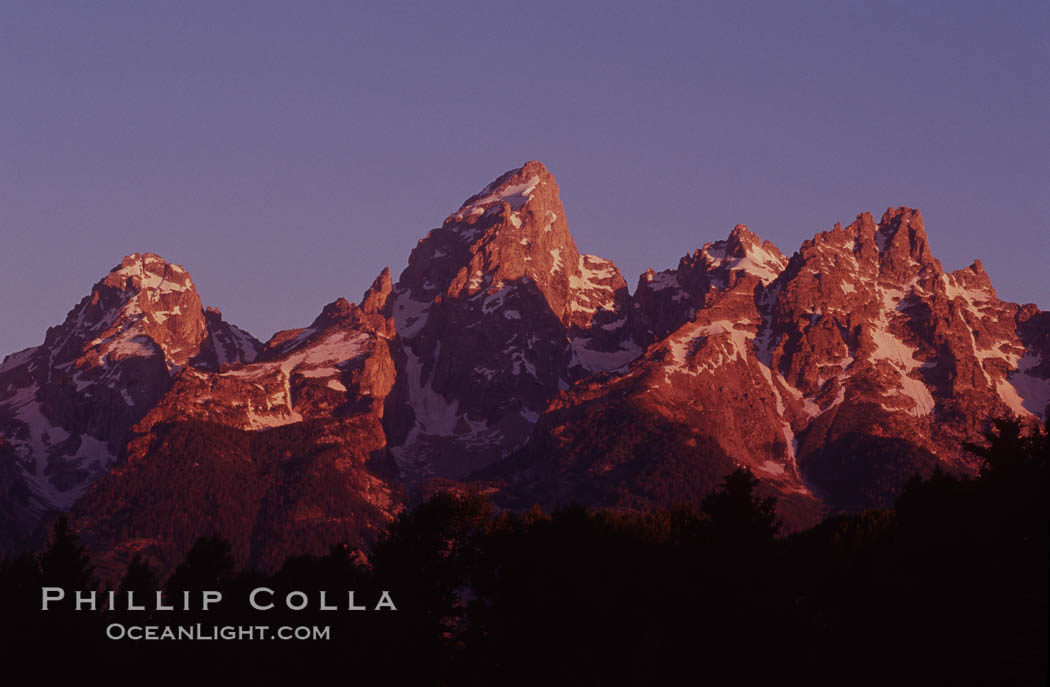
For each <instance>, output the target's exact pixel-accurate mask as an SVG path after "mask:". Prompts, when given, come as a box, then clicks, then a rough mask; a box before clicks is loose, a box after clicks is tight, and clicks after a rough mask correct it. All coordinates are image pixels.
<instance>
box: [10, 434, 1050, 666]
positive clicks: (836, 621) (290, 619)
mask: <svg viewBox="0 0 1050 687" xmlns="http://www.w3.org/2000/svg"><path fill="white" fill-rule="evenodd" d="M989 439H990V441H989V444H988V445H987V446H986V447H984V448H979V447H972V448H973V450H974V451H975V452H976V453H977V454H978V455H979V456H980V457H981V458H982V459H983V461H984V466H983V469H982V471H981V473H980V475H979V476H978V477H977V478H975V479H961V478H958V477H954V476H950V475H947V474H944V473H940V472H937V473H934V474H933V475H932V476H930V477H927V478H915V479H913V480H912V481H911V482H909V483H908V485H907V486H906V488H905V489H904V491H903V493H902V494H901V495H900V496H899V497H898V499H897V501H896V507H895V508H893V509H887V510H871V511H866V512H863V513H860V514H857V515H851V516H839V517H835V518H832V519H829V520H826V521H824V522H822V523H820V524H819V525H817V526H815V527H813V528H811V529H808V530H806V531H804V532H801V533H798V534H794V535H791V536H789V537H777V536H776V535H777V529H778V523H777V522H776V516H775V510H774V509H775V504H774V502H773V501H772V499H762V498H760V497H758V496H757V495H756V492H755V487H756V480H755V478H754V477H753V476H752V475H751V474H750V473H749V472H747V471H746V470H738V471H736V472H734V473H732V474H730V475H729V476H728V477H727V478H726V479H725V481H724V483H723V485H722V486H721V488H719V489H718V490H716V491H715V492H714V493H712V494H710V495H708V496H707V497H706V498H705V499H704V500H703V505H702V507H701V508H698V509H696V508H678V509H671V510H662V511H657V512H654V513H651V514H647V515H637V514H621V513H617V512H613V511H604V510H588V509H583V508H576V507H573V508H564V509H560V510H557V511H555V512H553V513H550V514H547V513H544V512H541V511H540V510H539V509H535V510H533V511H532V512H529V513H527V514H525V515H515V514H510V513H502V514H497V513H495V512H494V509H493V507H492V505H491V503H489V502H488V501H487V500H486V499H484V498H483V497H480V496H476V495H470V494H468V495H453V494H444V495H438V496H435V497H433V498H432V499H431V500H429V501H427V502H426V503H424V504H422V505H420V506H418V507H416V508H415V509H413V510H410V511H407V512H405V513H403V514H402V515H401V516H400V517H399V518H398V519H397V520H396V521H395V522H394V523H393V524H392V526H391V528H390V530H389V532H388V533H387V534H386V535H385V536H384V537H383V538H381V539H380V540H379V541H378V542H377V543H376V544H375V545H374V546H373V547H372V549H371V550H370V551H368V552H367V555H366V556H362V555H360V554H358V553H357V552H355V551H352V550H350V549H347V548H336V549H333V550H332V551H331V553H329V554H328V555H325V556H305V555H304V556H298V557H292V558H289V559H288V560H287V561H286V562H285V564H284V565H283V567H281V568H280V570H279V571H278V572H276V573H274V574H272V575H264V574H261V573H256V572H252V571H249V570H240V571H238V570H235V569H234V563H233V560H234V559H233V557H232V556H231V551H230V545H229V544H228V543H227V541H226V540H225V539H223V538H222V536H221V533H217V535H219V536H216V537H212V538H202V539H200V540H198V541H197V543H196V545H195V546H194V547H193V549H192V550H191V552H190V554H189V555H188V557H187V558H186V560H185V561H184V562H183V563H182V564H181V565H180V566H179V567H178V568H177V569H176V571H175V573H174V574H173V575H172V576H171V577H170V578H169V579H168V580H165V581H161V583H158V581H157V580H156V579H154V577H153V574H152V572H151V571H150V569H149V567H148V566H147V565H145V564H143V563H141V562H140V561H135V562H133V564H132V565H131V566H130V567H129V569H128V572H127V574H126V576H125V578H124V581H123V582H122V583H121V585H120V589H119V592H120V594H121V595H122V596H123V595H124V594H125V593H126V592H127V591H128V590H133V591H135V593H136V598H138V599H142V598H144V597H147V596H148V595H149V594H151V593H152V592H153V590H155V589H157V588H158V586H159V587H160V588H163V589H165V590H166V592H167V596H166V598H167V599H181V598H182V592H183V591H186V590H189V591H190V592H191V597H193V598H196V597H197V596H198V595H199V592H200V590H219V591H221V592H222V593H223V599H224V601H223V603H222V604H221V605H219V606H217V607H215V608H213V609H211V610H209V611H206V612H204V611H200V610H192V611H149V610H147V611H125V610H115V611H103V610H101V606H100V610H98V611H97V612H94V613H92V612H89V611H81V612H75V611H73V610H72V604H71V603H68V602H61V603H55V604H52V605H51V608H50V610H48V611H47V612H43V611H41V594H40V588H41V587H42V586H57V587H62V588H64V589H67V590H70V592H69V594H70V596H71V595H72V593H73V592H72V590H74V589H85V590H86V589H95V588H96V583H95V582H94V581H93V580H92V579H91V578H92V575H91V570H90V567H89V563H88V558H87V556H86V555H85V552H84V551H83V550H82V549H81V548H80V545H79V543H78V540H77V537H76V535H75V534H74V533H72V532H70V531H69V530H68V527H67V526H66V524H65V522H64V521H59V523H58V524H57V525H56V527H55V528H54V533H53V536H52V542H51V543H50V545H49V547H48V548H47V549H46V550H45V551H43V552H42V553H40V554H39V555H36V556H29V555H26V556H22V557H19V558H15V559H8V560H4V561H3V563H2V565H0V618H2V620H0V646H3V648H4V656H5V666H4V667H5V672H6V673H7V674H8V675H9V676H10V675H17V674H21V670H22V669H23V668H26V669H28V670H30V671H32V674H34V675H37V676H39V677H40V679H41V680H42V681H43V682H44V683H53V682H54V681H55V680H58V679H72V680H76V681H81V680H84V679H87V678H88V676H91V677H92V678H94V677H96V676H97V677H98V678H100V679H102V680H104V681H105V682H107V683H111V684H131V683H135V684H150V683H153V684H155V683H161V684H165V683H185V682H188V681H190V680H192V681H195V682H197V681H199V682H201V683H203V684H221V683H224V682H229V683H233V684H282V683H286V684H301V683H302V682H303V681H304V680H307V679H324V680H326V682H325V683H327V680H329V679H337V680H338V682H339V683H340V684H362V685H374V684H383V685H402V684H405V685H430V684H439V685H519V684H520V685H551V684H555V685H559V684H572V685H608V684H639V685H661V684H713V685H728V684H770V683H774V682H776V683H779V684H834V685H856V684H879V685H884V684H893V685H899V684H915V685H940V684H952V685H971V684H972V685H976V684H985V685H993V684H994V685H999V684H1003V685H1027V684H1045V683H1046V678H1047V580H1048V568H1047V543H1048V542H1047V532H1048V530H1047V524H1048V521H1050V518H1048V505H1047V503H1048V502H1047V498H1046V496H1047V486H1048V485H1047V468H1048V459H1050V438H1048V435H1047V433H1046V432H1041V433H1039V434H1037V435H1035V436H1023V435H1022V433H1021V432H1020V430H1019V428H1018V426H1017V425H1014V424H1011V423H1006V422H1002V423H999V424H998V425H997V432H996V433H995V434H994V435H993V436H991V437H989ZM258 587H266V588H268V589H271V590H273V592H274V594H273V595H272V598H273V599H274V600H275V601H278V604H277V607H276V608H275V609H273V610H269V611H253V610H251V609H250V608H248V605H247V599H248V594H249V592H250V591H251V590H252V589H255V588H258ZM296 590H298V591H303V592H305V593H306V595H307V596H308V597H309V599H310V603H309V606H308V607H307V608H306V609H304V610H302V611H291V610H287V609H282V608H281V605H282V604H281V603H280V600H281V599H283V598H284V597H285V595H286V593H287V592H289V591H296ZM320 590H327V591H328V597H327V598H328V600H329V603H332V602H333V600H334V603H335V604H336V605H337V606H338V608H339V610H335V611H322V610H320V609H319V608H318V605H319V604H318V601H317V599H318V592H319V591H320ZM347 590H355V599H356V601H355V603H357V604H358V605H364V606H366V607H368V608H369V609H372V608H374V607H375V606H377V605H379V604H378V601H379V600H380V599H381V598H382V592H383V591H384V590H387V591H389V593H390V598H391V599H392V601H393V602H394V603H395V604H396V608H397V610H396V611H393V610H389V609H381V610H369V611H363V612H362V611H348V610H346V606H347V602H346V591H347ZM100 598H101V597H100ZM267 598H269V597H267ZM194 603H197V602H196V601H194ZM114 623H121V624H124V625H158V626H164V625H174V624H178V625H193V624H196V623H202V624H204V625H207V626H214V625H261V624H266V625H270V626H274V627H276V626H281V625H289V626H315V625H316V626H329V627H330V638H329V639H327V640H317V641H270V640H266V641H262V640H259V641H145V640H138V641H133V640H128V639H123V640H110V639H107V638H106V631H107V626H110V625H112V624H114ZM325 683H321V684H325Z"/></svg>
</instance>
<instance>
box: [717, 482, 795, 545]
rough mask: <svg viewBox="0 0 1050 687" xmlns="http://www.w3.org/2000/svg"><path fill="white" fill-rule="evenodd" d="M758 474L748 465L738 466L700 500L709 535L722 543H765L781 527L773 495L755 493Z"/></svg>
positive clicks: (771, 538) (770, 539) (769, 540)
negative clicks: (717, 486)
mask: <svg viewBox="0 0 1050 687" xmlns="http://www.w3.org/2000/svg"><path fill="white" fill-rule="evenodd" d="M758 484H759V482H758V478H756V477H755V475H754V474H753V473H752V472H751V469H750V468H746V467H744V468H737V469H736V470H733V472H731V473H729V474H728V475H726V477H725V481H724V482H723V484H722V486H721V487H719V488H718V489H717V490H715V491H714V492H713V493H711V494H709V495H708V496H707V497H706V498H705V499H704V501H703V505H702V510H703V512H705V513H706V514H707V516H708V518H709V521H708V522H709V526H710V527H711V530H712V535H713V536H714V537H715V538H716V539H719V540H721V541H722V543H733V544H735V545H755V544H765V543H769V542H771V541H772V540H773V537H774V536H776V534H777V532H778V531H779V530H780V522H779V521H778V520H777V515H776V499H775V498H773V497H767V498H762V497H760V496H758V495H757V494H756V493H755V490H756V488H757V487H758Z"/></svg>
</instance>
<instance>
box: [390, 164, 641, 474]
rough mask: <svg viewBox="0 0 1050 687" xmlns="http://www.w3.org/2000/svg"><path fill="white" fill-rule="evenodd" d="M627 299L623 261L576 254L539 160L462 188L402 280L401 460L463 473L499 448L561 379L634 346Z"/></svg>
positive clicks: (564, 382) (408, 467)
mask: <svg viewBox="0 0 1050 687" xmlns="http://www.w3.org/2000/svg"><path fill="white" fill-rule="evenodd" d="M628 305H629V296H628V293H627V289H626V283H625V282H624V280H623V277H622V276H621V275H620V273H619V270H617V269H616V267H615V266H614V265H613V264H612V263H611V262H609V261H606V260H602V259H601V258H596V257H594V256H589V255H581V254H580V252H579V250H578V249H577V247H576V244H575V242H574V241H573V239H572V236H571V235H570V234H569V230H568V225H567V223H566V220H565V210H564V208H563V207H562V205H561V201H560V199H559V197H558V186H557V183H556V182H555V181H554V177H553V176H551V174H550V173H549V172H548V171H547V170H546V168H544V167H543V165H542V164H540V163H538V162H529V163H527V164H526V165H525V166H523V167H522V168H521V169H517V170H513V171H511V172H508V173H506V174H504V175H503V176H501V177H499V178H498V179H496V180H495V181H494V182H492V183H491V184H489V185H488V186H486V187H485V188H484V189H482V190H481V191H480V192H479V193H478V194H476V195H474V196H472V197H470V198H468V199H467V201H466V202H465V203H464V204H463V205H462V206H461V207H460V208H459V210H457V211H456V212H455V213H453V214H452V215H450V216H449V217H448V218H447V219H446V220H445V222H444V224H443V225H442V226H441V227H440V228H438V229H434V230H432V231H431V232H430V233H429V234H427V236H426V238H424V239H423V240H422V241H420V243H419V245H418V246H417V247H416V248H415V250H413V251H412V254H411V255H410V256H409V260H408V267H407V268H406V269H405V271H404V272H403V273H402V274H401V277H400V279H399V280H398V283H397V285H396V286H395V288H394V293H393V316H394V320H395V327H396V331H397V335H398V338H399V339H400V341H401V342H402V343H403V345H404V351H405V357H406V361H405V368H404V379H405V382H406V386H407V392H408V395H407V403H406V404H405V406H404V408H403V410H404V417H403V419H402V421H401V423H400V425H399V427H400V428H401V429H402V430H404V432H405V433H404V434H402V433H401V432H391V436H390V443H391V445H392V447H393V454H394V456H395V457H396V458H397V461H398V464H399V466H400V467H401V470H402V472H404V473H405V474H406V476H408V477H409V478H410V479H416V480H418V479H420V478H422V477H425V476H427V475H442V476H454V477H462V476H465V475H467V474H469V473H470V472H472V471H473V470H476V469H479V468H481V467H484V466H486V465H489V464H491V463H493V462H496V461H499V460H501V459H502V458H503V457H504V456H506V455H507V454H508V453H509V452H510V451H511V450H513V449H514V448H516V447H517V446H519V445H520V444H521V443H522V442H524V441H525V439H526V438H527V437H528V435H529V432H530V431H531V429H532V425H533V424H534V423H535V421H536V418H537V417H538V416H539V414H540V413H542V412H543V411H544V409H545V408H546V407H547V403H548V402H549V401H550V399H551V398H553V397H554V396H555V395H556V394H557V393H558V392H559V391H562V390H565V389H567V388H568V387H569V385H570V384H571V383H572V382H573V381H575V380H577V379H580V378H582V377H584V376H586V375H588V374H590V373H592V372H595V371H597V370H602V369H607V368H610V367H617V366H619V365H622V364H623V363H625V362H627V361H628V360H630V359H631V358H632V357H634V356H635V355H637V353H638V352H639V349H638V348H637V347H636V346H635V345H634V344H633V342H632V341H631V340H630V336H629V332H630V329H629V327H628V315H629V308H628Z"/></svg>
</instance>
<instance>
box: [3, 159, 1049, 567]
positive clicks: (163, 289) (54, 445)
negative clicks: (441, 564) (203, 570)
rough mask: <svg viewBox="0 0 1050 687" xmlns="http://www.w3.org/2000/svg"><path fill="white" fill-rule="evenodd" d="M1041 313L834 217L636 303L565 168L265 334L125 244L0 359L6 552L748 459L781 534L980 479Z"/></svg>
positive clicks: (1039, 403) (168, 266) (675, 498)
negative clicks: (925, 480) (350, 296)
mask: <svg viewBox="0 0 1050 687" xmlns="http://www.w3.org/2000/svg"><path fill="white" fill-rule="evenodd" d="M1048 404H1050V313H1047V312H1043V311H1041V310H1039V308H1037V307H1036V306H1035V305H1031V304H1029V305H1017V304H1014V303H1009V302H1005V301H1002V300H1000V299H999V298H998V297H997V296H996V292H995V289H994V288H993V286H992V283H991V281H990V279H989V277H988V275H987V274H985V272H984V270H983V268H982V266H981V263H980V261H975V262H974V263H973V264H972V265H971V266H969V267H967V268H965V269H961V270H958V271H955V272H945V271H944V269H943V268H942V266H941V264H940V262H939V261H938V260H937V259H936V258H934V257H933V254H932V253H931V250H930V246H929V242H928V240H927V237H926V233H925V230H924V226H923V219H922V215H921V214H920V212H919V211H918V210H914V209H909V208H903V207H900V208H890V209H888V210H886V212H885V213H883V214H882V216H881V218H879V219H878V220H876V219H875V217H874V216H873V215H871V214H868V213H864V214H861V215H858V216H857V217H856V219H855V220H854V221H853V222H851V223H850V224H849V225H848V226H846V227H842V226H840V225H839V224H835V225H834V228H833V229H832V230H830V231H825V232H821V233H818V234H817V235H816V236H814V237H813V238H812V239H811V240H808V241H805V242H804V243H803V244H802V246H801V247H800V248H799V249H798V250H797V251H795V252H794V253H793V254H791V255H787V254H785V253H783V252H782V251H781V250H780V249H778V248H777V247H776V246H774V245H773V244H772V243H770V242H768V241H763V240H762V239H760V238H759V237H758V236H756V235H755V234H754V233H752V232H751V231H750V230H749V229H748V228H747V227H745V226H743V225H738V226H736V227H734V228H733V229H732V231H731V232H730V233H729V235H728V237H727V238H726V239H724V240H718V241H713V242H709V243H705V244H704V245H703V246H701V247H700V248H698V249H696V250H694V251H693V252H690V253H687V254H686V255H684V256H683V257H682V258H681V260H680V261H679V263H678V265H677V266H676V267H673V268H670V269H664V270H661V271H654V270H648V271H646V272H645V273H644V274H643V275H642V276H641V277H640V278H639V280H638V283H637V285H636V287H635V289H634V291H633V293H632V292H631V291H630V290H629V289H628V285H627V282H626V281H625V279H624V277H623V275H622V274H621V273H620V271H619V269H618V268H617V267H616V265H615V264H613V262H611V261H609V260H606V259H603V258H600V257H597V256H594V255H587V254H583V253H581V252H580V250H579V249H578V247H577V246H576V243H575V241H574V240H573V237H572V235H571V234H570V232H569V227H568V224H567V221H566V214H565V210H564V208H563V207H562V204H561V201H560V198H559V193H558V186H557V183H556V182H555V179H554V177H553V176H552V175H551V174H550V173H549V172H548V171H547V169H546V168H545V167H544V166H543V165H542V164H541V163H539V162H528V163H526V164H525V165H524V166H522V167H521V168H518V169H514V170H511V171H509V172H507V173H506V174H503V175H502V176H500V177H499V178H497V179H496V180H495V181H493V182H492V183H490V184H488V185H487V186H485V187H484V188H483V189H482V190H481V191H480V192H478V193H477V194H475V195H474V196H471V197H470V198H468V199H467V200H466V201H465V202H464V203H463V204H462V205H461V206H460V207H459V208H458V209H457V210H456V211H455V212H454V213H452V214H451V215H449V216H448V217H447V218H446V219H445V220H444V222H443V223H442V224H441V226H440V227H438V228H435V229H433V230H431V231H430V232H429V233H428V234H427V235H426V236H425V237H424V238H422V239H421V240H420V241H419V243H418V244H417V245H416V247H415V248H414V249H413V250H412V251H411V253H410V255H409V257H408V264H407V267H405V269H404V270H403V271H402V272H401V274H400V276H399V277H398V279H397V281H396V282H394V281H393V279H392V277H391V273H390V271H389V269H384V270H383V271H382V272H381V273H380V274H379V275H378V276H377V277H376V279H375V281H374V283H373V284H372V286H371V287H370V288H369V289H368V290H367V291H366V292H365V293H364V294H363V296H362V298H361V300H360V302H359V303H356V304H355V303H350V302H348V301H347V300H345V299H343V298H339V299H337V300H335V301H333V302H332V303H329V304H328V305H326V306H324V308H323V309H322V310H321V312H320V313H319V314H318V315H317V317H316V318H315V319H314V320H313V322H311V323H310V324H309V325H308V326H306V327H303V328H299V329H290V330H286V331H281V332H278V333H277V334H275V335H274V336H273V337H272V338H271V339H270V340H269V341H266V342H262V341H259V340H257V339H256V338H254V337H253V336H251V335H250V334H248V333H247V332H245V331H244V330H242V329H240V328H238V327H236V326H234V325H232V324H230V323H228V322H226V321H225V320H224V319H223V317H222V315H221V313H220V312H219V311H218V310H216V309H213V308H205V307H204V306H203V304H202V300H201V297H200V295H199V294H198V292H197V290H196V287H195V286H194V283H193V281H192V279H191V278H190V275H189V273H188V272H187V271H186V269H184V268H183V267H181V266H179V265H175V264H172V263H170V262H167V261H165V260H164V259H163V258H161V257H159V256H157V255H153V254H134V255H129V256H127V257H125V258H124V259H123V260H122V261H121V262H120V264H119V265H117V266H116V267H114V268H113V269H112V271H110V272H109V274H107V275H106V276H105V277H103V278H102V280H101V281H99V282H98V283H97V284H96V285H95V286H94V287H93V288H92V290H91V293H90V294H89V295H88V296H86V297H84V298H83V299H82V300H81V301H80V302H79V303H78V304H77V305H76V306H75V307H74V308H73V309H72V310H71V311H70V312H69V314H68V315H67V317H66V319H65V321H64V322H63V323H61V324H59V325H57V326H55V327H51V328H50V329H48V331H47V333H46V335H45V337H44V341H43V343H42V344H41V345H39V346H36V347H34V348H29V349H26V350H24V351H20V352H17V353H14V354H11V355H8V356H7V357H6V358H4V360H3V363H2V365H0V547H3V548H5V549H16V548H19V547H20V546H23V545H25V543H26V542H28V541H29V539H30V538H31V537H32V536H33V534H34V533H36V532H39V528H40V525H41V524H42V523H44V522H46V521H47V520H48V519H49V518H50V517H52V516H53V515H54V514H55V513H57V512H69V513H70V514H71V516H72V519H73V522H74V524H75V526H76V527H77V528H78V529H79V530H80V531H81V532H82V536H83V537H84V538H85V540H86V541H87V543H88V544H89V546H90V547H91V549H92V551H93V552H94V554H95V556H96V558H97V560H98V564H99V566H100V570H101V571H102V572H103V573H104V572H105V571H106V570H111V571H117V570H122V569H123V565H124V564H126V562H127V561H128V560H129V559H130V558H131V556H133V555H134V554H136V553H141V554H143V555H145V556H146V557H148V558H149V559H150V560H152V561H153V562H154V563H155V564H157V565H158V566H159V567H160V569H162V570H170V568H171V566H173V565H174V564H175V562H177V561H179V560H181V559H182V558H183V557H184V555H185V553H186V551H187V550H188V549H189V547H190V545H192V543H193V540H194V539H195V538H196V537H197V536H198V535H204V534H211V533H216V532H218V533H222V534H223V535H225V536H227V537H228V538H229V539H230V541H231V544H232V545H233V548H234V554H235V556H236V557H237V558H238V562H239V563H242V564H246V563H247V564H253V565H258V566H261V567H265V568H274V567H275V566H277V565H279V564H280V563H281V561H283V559H284V558H285V557H286V556H287V555H289V554H291V553H300V552H318V553H323V552H325V551H327V550H328V547H329V546H331V545H332V544H333V543H335V542H338V541H343V542H348V543H350V544H352V545H354V546H358V547H362V548H366V547H367V546H368V544H370V543H371V542H372V541H374V540H375V538H376V537H377V536H378V535H379V534H380V533H381V532H382V531H383V530H384V528H385V526H386V524H387V523H388V522H389V521H390V520H391V519H392V518H393V517H395V516H396V514H397V513H398V512H400V510H401V509H403V508H404V507H405V506H406V505H407V504H410V503H412V502H413V501H415V500H418V499H419V498H420V497H421V496H423V495H426V494H428V493H432V492H433V491H436V490H447V489H468V488H469V489H477V490H480V491H482V492H484V493H487V494H489V495H490V496H491V498H492V499H493V501H494V502H495V503H496V504H497V505H498V506H500V507H503V508H513V509H528V508H530V507H531V506H532V505H534V504H539V505H541V506H542V507H544V508H554V507H557V506H558V505H564V504H568V503H570V502H577V503H581V504H584V505H590V506H601V507H612V508H627V509H643V510H644V509H648V508H653V507H660V506H668V505H671V504H675V503H681V502H692V503H696V502H698V501H699V500H700V499H702V498H703V496H704V495H706V494H707V493H709V492H710V491H711V490H712V489H713V488H714V486H715V485H716V484H718V483H719V482H720V481H721V479H722V477H723V476H724V475H725V474H726V473H728V472H730V471H731V470H732V469H733V468H734V467H736V466H747V467H749V468H750V469H751V470H752V471H753V473H754V474H755V475H756V476H757V477H759V478H760V479H761V483H762V488H763V490H764V491H765V493H767V494H769V495H774V496H776V497H777V499H778V508H779V514H780V516H781V518H782V519H783V520H784V522H785V524H786V526H787V528H789V529H798V528H801V527H805V526H807V525H809V524H812V523H814V522H816V521H817V520H819V519H820V518H821V517H822V516H824V515H827V514H829V513H834V512H842V511H856V510H861V509H865V508H869V507H875V506H881V505H885V504H887V503H889V502H891V501H892V500H893V498H894V496H895V495H896V494H897V493H898V492H899V490H900V489H901V487H902V486H903V485H904V483H905V482H906V481H907V480H908V478H909V477H910V476H911V475H913V474H915V473H929V472H931V471H933V470H935V469H937V468H941V469H944V470H948V471H953V472H961V473H971V472H973V471H974V470H975V469H976V462H975V460H974V459H973V458H972V456H971V455H970V454H969V453H968V452H967V451H966V450H965V449H964V442H967V441H974V440H977V439H979V438H980V437H981V434H982V432H983V431H984V430H985V429H987V427H988V426H989V424H990V422H991V420H992V419H993V418H995V417H999V416H1007V415H1016V416H1019V417H1021V418H1023V419H1026V420H1029V421H1032V422H1035V421H1037V420H1045V419H1046V417H1047V409H1048Z"/></svg>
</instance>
